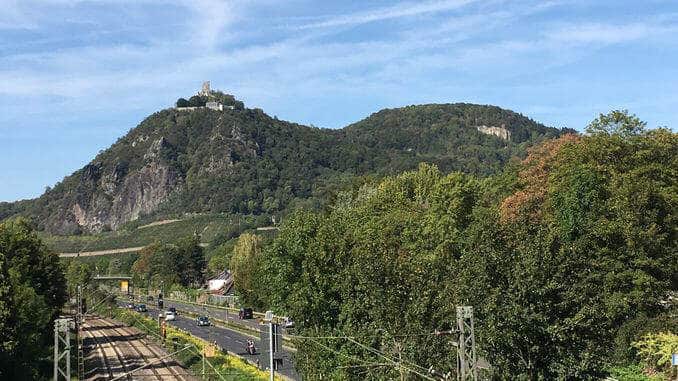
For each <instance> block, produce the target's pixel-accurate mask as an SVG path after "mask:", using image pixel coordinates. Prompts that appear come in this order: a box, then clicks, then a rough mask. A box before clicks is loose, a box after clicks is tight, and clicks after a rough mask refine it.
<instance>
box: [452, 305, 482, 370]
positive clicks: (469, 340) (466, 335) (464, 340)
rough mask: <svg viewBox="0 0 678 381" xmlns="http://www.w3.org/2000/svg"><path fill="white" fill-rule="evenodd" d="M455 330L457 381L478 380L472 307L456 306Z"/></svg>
mask: <svg viewBox="0 0 678 381" xmlns="http://www.w3.org/2000/svg"><path fill="white" fill-rule="evenodd" d="M457 329H458V331H459V347H458V348H457V380H458V381H466V380H473V381H477V380H478V361H477V358H476V338H475V334H474V332H473V307H471V306H457Z"/></svg>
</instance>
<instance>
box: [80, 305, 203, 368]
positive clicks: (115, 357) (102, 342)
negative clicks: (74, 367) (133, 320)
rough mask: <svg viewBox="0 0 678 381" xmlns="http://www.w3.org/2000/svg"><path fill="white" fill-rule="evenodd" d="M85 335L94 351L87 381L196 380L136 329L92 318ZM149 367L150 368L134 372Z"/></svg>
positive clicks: (84, 326) (85, 326) (88, 321)
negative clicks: (116, 380) (118, 380)
mask: <svg viewBox="0 0 678 381" xmlns="http://www.w3.org/2000/svg"><path fill="white" fill-rule="evenodd" d="M82 332H83V334H84V336H85V337H84V341H85V343H86V346H88V347H89V348H91V350H90V351H89V353H88V356H87V361H86V363H87V364H89V365H90V366H89V367H86V369H85V379H87V380H89V381H103V380H112V379H116V378H119V377H122V378H120V379H121V380H181V381H193V380H196V378H195V377H193V376H192V375H191V374H190V373H189V371H188V370H186V369H185V368H183V367H182V366H181V365H179V364H178V363H177V362H176V361H174V360H173V359H171V358H167V353H166V352H165V351H164V350H162V349H161V348H160V347H159V346H157V345H155V344H154V343H150V342H148V341H146V340H145V339H144V335H143V334H142V333H141V332H140V331H138V330H136V329H135V328H131V327H126V326H124V325H122V324H121V323H119V322H116V321H113V320H110V319H104V318H97V317H90V318H88V319H86V321H85V324H84V325H83V329H82ZM144 365H147V367H145V368H142V369H139V370H136V371H134V372H133V373H132V374H128V373H129V372H132V371H133V370H135V369H137V368H139V367H142V366H144Z"/></svg>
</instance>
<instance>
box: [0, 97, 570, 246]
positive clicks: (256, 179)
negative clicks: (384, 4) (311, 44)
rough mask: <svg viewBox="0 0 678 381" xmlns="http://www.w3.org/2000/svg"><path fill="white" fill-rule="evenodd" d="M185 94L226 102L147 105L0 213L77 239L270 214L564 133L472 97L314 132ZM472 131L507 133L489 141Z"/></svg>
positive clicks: (0, 206)
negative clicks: (185, 217) (79, 161)
mask: <svg viewBox="0 0 678 381" xmlns="http://www.w3.org/2000/svg"><path fill="white" fill-rule="evenodd" d="M194 98H195V97H192V98H191V102H194V104H200V103H199V102H202V104H205V102H206V101H208V100H211V101H212V102H213V104H212V106H214V103H215V102H216V103H217V104H223V105H225V107H222V108H221V109H214V108H207V107H197V108H196V107H192V108H191V109H190V110H184V109H181V108H168V109H164V110H161V111H158V112H155V113H153V114H151V115H149V116H148V117H147V118H145V119H144V120H143V121H142V122H141V123H139V125H138V126H137V127H135V128H133V129H131V130H130V131H129V132H128V133H127V134H125V135H124V136H122V137H120V138H119V139H118V140H117V141H116V142H115V143H114V144H112V145H111V146H110V147H109V148H107V149H106V150H104V151H102V152H100V153H99V154H98V155H97V156H96V157H95V158H94V159H93V160H92V161H91V162H89V163H88V164H86V165H85V166H84V167H83V168H81V169H79V170H77V171H75V172H74V173H73V174H71V175H69V176H66V177H64V179H63V180H62V181H60V182H59V183H57V184H56V185H55V186H54V187H53V188H51V189H48V190H47V191H46V192H45V193H44V194H42V195H41V196H40V197H38V198H35V199H31V200H23V201H18V202H13V203H0V219H4V218H7V217H10V216H13V215H24V216H27V217H29V218H32V219H33V220H34V221H35V222H36V225H37V226H38V227H39V228H40V229H42V230H46V231H47V232H50V233H55V234H78V233H81V232H100V231H104V230H108V229H112V230H115V229H117V228H119V227H120V226H122V225H123V224H125V223H126V222H129V221H133V220H136V219H138V218H139V217H142V216H144V215H149V214H158V215H170V214H173V213H174V214H176V213H186V212H198V213H200V212H228V213H236V214H237V213H240V214H276V213H282V212H284V211H285V210H287V209H289V208H293V207H300V206H302V207H318V205H320V204H321V203H322V202H323V200H324V199H326V198H327V197H328V194H331V193H332V192H333V191H336V190H337V189H341V187H342V186H345V185H346V184H347V183H350V181H351V179H353V178H355V177H359V176H363V175H377V176H381V175H387V174H394V173H398V172H402V171H404V170H408V169H412V168H414V167H415V166H416V165H418V163H420V162H430V163H434V164H436V165H438V166H439V167H440V168H441V169H442V170H443V171H448V172H449V171H455V170H459V171H463V172H467V173H473V174H478V175H481V176H482V175H489V174H492V173H496V172H498V171H500V170H501V168H502V167H503V165H504V164H505V163H506V162H507V161H508V160H509V159H510V158H511V157H513V156H522V155H524V153H525V149H526V147H527V146H529V145H531V144H534V143H535V142H537V141H539V140H543V139H546V138H550V137H556V136H559V135H560V134H561V133H562V132H563V131H562V130H558V129H555V128H552V127H546V126H544V125H542V124H540V123H538V122H536V121H534V120H532V119H530V118H527V117H525V116H523V115H521V114H518V113H515V112H513V111H511V110H505V109H502V108H499V107H497V106H490V105H475V104H469V103H448V104H426V105H410V106H405V107H400V108H391V109H383V110H380V111H378V112H375V113H373V114H371V115H369V116H368V117H366V118H364V119H363V120H361V121H358V122H356V123H352V124H350V125H348V126H346V127H343V128H341V129H323V128H317V127H309V126H304V125H301V124H298V123H293V122H288V121H283V120H279V119H277V118H276V117H271V116H269V115H267V114H266V113H264V112H263V110H261V109H249V108H246V107H244V104H243V103H242V102H240V101H238V100H236V99H235V97H233V96H232V95H229V94H224V93H221V92H214V91H213V92H211V93H210V96H209V97H205V98H202V100H200V99H194ZM183 102H188V101H186V100H183ZM178 104H179V102H178ZM215 107H216V106H215ZM481 126H482V127H484V128H489V127H491V128H494V129H497V130H498V131H505V132H502V133H500V134H498V135H500V136H495V135H492V134H493V133H494V132H490V133H488V132H487V131H481V130H483V128H480V127H481ZM502 134H505V135H502ZM502 137H504V138H502ZM506 137H510V139H508V140H506V139H505V138H506Z"/></svg>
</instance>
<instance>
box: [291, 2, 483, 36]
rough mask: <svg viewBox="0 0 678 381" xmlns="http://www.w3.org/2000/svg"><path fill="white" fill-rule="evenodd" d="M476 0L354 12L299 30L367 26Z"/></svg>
mask: <svg viewBox="0 0 678 381" xmlns="http://www.w3.org/2000/svg"><path fill="white" fill-rule="evenodd" d="M477 1H478V0H441V1H423V2H413V3H399V4H396V5H393V6H390V7H385V8H380V9H375V10H370V11H363V12H355V13H350V14H344V15H339V16H333V17H329V18H327V19H326V20H323V21H319V22H314V23H309V24H305V25H302V26H300V27H299V28H300V29H310V28H327V27H337V26H349V25H360V24H367V23H371V22H376V21H383V20H389V19H395V18H400V17H411V16H418V15H424V14H431V13H439V12H444V11H451V10H453V9H458V8H461V7H463V6H466V5H469V4H472V3H475V2H477Z"/></svg>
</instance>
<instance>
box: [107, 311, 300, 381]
mask: <svg viewBox="0 0 678 381" xmlns="http://www.w3.org/2000/svg"><path fill="white" fill-rule="evenodd" d="M120 302H121V303H124V301H120ZM171 305H173V306H174V307H175V308H176V309H177V310H178V311H179V314H178V316H177V319H176V320H175V321H169V322H167V323H168V324H171V325H173V326H176V327H178V328H181V329H183V330H185V331H187V332H190V333H191V334H192V335H194V336H196V337H199V338H201V339H204V340H207V341H209V342H215V341H216V343H217V345H219V346H220V347H221V348H223V349H225V350H227V351H229V352H232V353H235V354H236V355H238V356H240V357H242V358H245V359H247V360H250V361H252V362H255V363H256V361H257V360H258V359H259V356H258V355H249V354H247V352H245V346H246V343H247V340H248V339H250V338H251V339H254V342H255V346H256V348H257V350H260V349H262V348H263V347H262V345H261V342H260V340H259V336H258V335H256V336H255V335H254V334H252V335H248V334H244V333H241V332H238V331H235V330H232V329H228V328H225V327H220V326H210V327H198V326H196V324H195V318H193V317H190V316H182V313H181V312H182V308H181V306H180V305H179V304H176V303H166V304H165V307H170V306H171ZM147 307H148V312H147V313H146V314H147V315H148V316H149V317H151V318H153V319H154V320H157V318H158V313H159V312H160V311H159V310H158V309H157V307H155V306H151V305H147ZM201 314H203V315H207V316H210V317H212V315H210V313H209V311H208V313H204V312H202V313H201ZM217 318H218V319H221V318H220V317H217ZM282 358H283V366H282V368H281V369H279V370H278V372H279V373H280V374H282V375H284V376H286V377H289V378H291V379H294V380H300V379H301V377H300V376H299V374H298V373H297V372H296V370H295V369H294V363H293V354H292V352H291V351H290V350H289V349H287V348H284V347H283V352H282Z"/></svg>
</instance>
